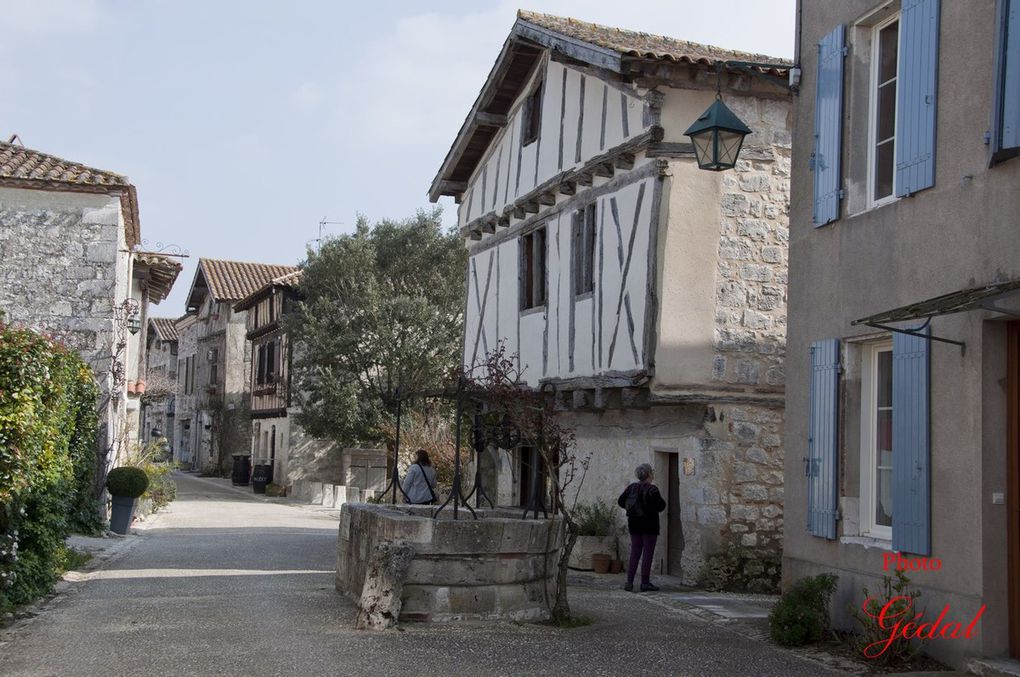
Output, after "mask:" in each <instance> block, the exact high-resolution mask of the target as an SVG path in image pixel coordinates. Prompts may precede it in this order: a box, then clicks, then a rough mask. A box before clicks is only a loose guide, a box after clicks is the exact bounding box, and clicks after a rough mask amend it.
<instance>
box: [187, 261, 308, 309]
mask: <svg viewBox="0 0 1020 677" xmlns="http://www.w3.org/2000/svg"><path fill="white" fill-rule="evenodd" d="M198 267H199V270H201V271H202V274H203V275H204V276H205V281H206V284H207V285H209V293H210V294H212V297H213V298H214V299H216V300H217V301H238V300H240V299H243V298H245V297H246V296H248V295H249V294H251V293H252V292H255V291H258V290H259V289H261V288H262V287H264V286H265V285H266V284H268V283H269V282H271V281H273V280H274V279H276V278H279V277H283V276H286V275H289V274H290V273H295V272H297V271H298V267H297V266H278V265H273V264H271V263H248V262H245V261H223V260H220V259H199V260H198Z"/></svg>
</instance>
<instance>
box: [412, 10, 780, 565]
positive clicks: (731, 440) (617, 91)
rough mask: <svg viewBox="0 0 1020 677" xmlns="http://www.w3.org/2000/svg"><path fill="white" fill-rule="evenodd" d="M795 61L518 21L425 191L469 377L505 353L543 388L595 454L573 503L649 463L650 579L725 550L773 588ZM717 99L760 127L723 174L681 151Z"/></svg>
mask: <svg viewBox="0 0 1020 677" xmlns="http://www.w3.org/2000/svg"><path fill="white" fill-rule="evenodd" d="M723 62H726V64H725V65H724V64H723ZM787 66H788V64H783V63H781V62H779V60H776V59H769V58H767V57H762V56H760V55H750V54H744V53H739V52H730V51H727V50H721V49H719V48H715V47H708V46H704V45H696V44H692V43H687V42H682V41H677V40H672V39H670V38H663V37H658V36H649V35H646V34H639V33H632V32H629V31H625V30H620V29H615V28H608V27H604V26H598V25H595V24H589V23H585V22H581V21H577V20H574V19H565V18H560V17H553V16H549V15H542V14H532V13H526V12H521V13H519V15H518V19H517V22H516V23H515V25H514V27H513V30H512V31H511V34H510V37H509V38H508V39H507V41H506V43H505V44H504V47H503V50H502V52H501V53H500V56H499V58H498V59H497V61H496V64H495V66H494V67H493V70H492V73H491V74H490V76H489V79H488V81H487V82H486V83H485V85H484V87H483V88H482V91H481V93H480V94H479V96H478V99H477V101H476V102H475V104H474V106H473V108H472V110H471V112H470V113H469V115H468V118H467V120H466V121H465V123H464V126H463V127H462V129H461V131H460V133H459V134H458V136H457V139H456V140H455V142H454V144H453V147H452V148H451V150H450V152H449V154H448V155H447V157H446V160H445V161H444V163H443V166H442V168H441V169H440V171H439V174H438V175H437V177H436V179H435V181H434V183H433V185H432V189H431V197H432V199H433V200H435V199H438V198H439V196H441V195H452V196H453V197H454V198H455V199H456V200H457V202H458V203H459V205H460V207H459V212H458V219H459V224H460V227H461V232H462V234H463V235H464V237H465V242H466V245H467V247H468V249H469V251H470V259H469V266H468V271H467V285H468V291H467V306H466V313H465V323H466V329H465V342H464V356H463V359H464V363H465V365H467V366H469V367H470V366H472V365H475V364H478V363H480V362H481V361H482V360H483V359H484V357H485V355H486V354H487V353H488V352H489V351H491V350H492V349H493V348H494V347H495V346H496V345H497V344H498V343H502V344H503V345H505V346H506V348H507V350H508V352H509V353H512V354H516V355H518V359H519V362H520V366H521V368H522V369H523V377H524V378H525V379H526V380H527V382H528V384H529V385H531V386H532V387H536V388H543V389H546V390H547V391H549V392H553V393H555V395H554V396H555V397H556V398H557V407H558V409H559V410H560V411H561V413H560V416H561V417H562V420H563V422H565V423H566V424H567V425H569V426H570V427H572V428H573V429H574V431H575V434H576V439H577V452H578V454H579V455H581V456H587V455H590V457H591V464H590V467H589V469H588V471H587V475H586V478H585V480H584V483H583V486H582V487H581V496H580V500H581V501H583V502H590V501H593V500H595V499H602V500H605V501H607V502H609V503H611V504H612V503H613V502H614V501H615V499H616V497H617V495H618V494H619V493H620V491H621V490H622V489H623V488H624V487H625V486H626V485H627V483H628V482H630V481H631V480H632V477H633V471H634V468H635V466H637V465H638V464H639V463H642V462H649V463H652V464H653V466H654V468H655V470H656V477H657V483H658V484H659V486H660V487H661V488H662V489H663V493H664V495H665V496H666V497H667V501H668V503H669V506H670V508H669V510H668V511H667V513H666V514H665V515H664V517H663V526H662V536H661V541H660V547H659V548H658V550H657V557H658V558H659V561H658V566H657V567H656V569H657V570H660V571H662V572H668V573H671V574H676V575H680V576H682V577H683V578H684V580H685V581H687V582H694V581H697V580H698V579H699V578H701V576H702V575H703V571H704V567H705V565H706V562H708V560H709V559H710V558H711V557H713V556H725V554H726V553H731V554H732V553H736V555H734V556H737V557H740V558H741V562H742V564H741V566H742V567H744V568H743V569H742V571H741V574H740V575H743V576H746V577H748V578H749V579H751V580H755V581H760V579H763V578H768V576H772V577H773V578H776V577H777V571H778V559H779V552H780V548H781V532H782V524H783V487H782V468H783V443H782V436H781V427H782V422H783V387H784V373H783V357H784V350H785V335H786V324H785V312H786V242H787V210H788V185H789V158H790V143H791V118H790V110H791V101H790V92H789V88H788V86H787ZM717 88H718V91H719V92H720V94H721V96H722V97H723V98H724V99H725V101H726V104H727V105H728V106H730V107H731V108H732V109H733V110H734V111H735V112H736V113H737V114H738V115H739V116H740V117H741V118H742V119H743V120H744V121H745V122H746V123H747V124H748V125H749V126H750V127H751V128H752V129H753V130H754V133H753V134H752V135H751V136H750V137H748V139H747V142H746V145H745V147H744V150H743V152H742V154H741V158H742V159H741V161H740V162H739V164H738V166H737V169H736V172H732V173H729V174H720V173H713V172H706V171H702V170H699V169H698V167H697V164H696V162H695V159H694V153H693V147H692V146H691V145H690V144H689V143H688V139H687V138H686V137H685V136H684V130H685V129H686V128H687V127H688V126H689V125H690V124H691V123H692V122H694V121H695V120H696V119H697V118H698V117H699V116H700V115H701V113H702V112H703V111H704V110H705V109H706V108H708V106H709V105H710V104H711V103H712V102H713V101H714V99H715V97H716V93H717ZM529 454H530V451H529V450H528V449H527V448H522V449H518V450H517V451H516V452H514V453H513V454H511V455H500V457H499V459H498V460H497V461H496V462H497V464H498V465H499V466H500V471H499V476H500V478H501V479H500V491H499V493H500V501H501V502H503V503H508V502H512V503H522V502H526V500H527V496H526V494H527V486H526V483H525V482H522V481H521V478H522V477H527V471H526V469H527V467H529V466H530V464H531V463H532V460H531V458H530V456H529ZM624 545H626V544H624ZM745 565H746V566H745Z"/></svg>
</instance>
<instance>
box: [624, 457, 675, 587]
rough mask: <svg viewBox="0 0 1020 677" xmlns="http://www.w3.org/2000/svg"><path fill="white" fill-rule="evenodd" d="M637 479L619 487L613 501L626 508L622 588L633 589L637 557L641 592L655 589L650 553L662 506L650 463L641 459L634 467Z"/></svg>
mask: <svg viewBox="0 0 1020 677" xmlns="http://www.w3.org/2000/svg"><path fill="white" fill-rule="evenodd" d="M634 476H635V477H637V480H638V481H637V482H632V483H631V484H630V486H628V487H627V488H626V489H624V490H623V493H622V494H620V498H619V499H618V500H617V501H616V502H617V503H618V504H619V506H620V507H621V508H623V509H624V510H626V511H627V530H628V531H629V532H630V563H629V564H628V566H627V583H626V585H624V586H623V589H624V590H633V589H634V575H635V574H636V573H637V568H638V561H639V560H640V562H641V592H648V591H649V590H653V591H654V590H658V589H659V588H658V586H655V585H652V581H651V575H652V555H653V554H654V553H655V542H656V541H657V540H658V539H659V513H660V512H662V511H663V510H665V509H666V501H665V500H663V498H662V494H660V493H659V488H658V487H657V486H655V485H654V484H652V480H653V479H655V476H654V474H653V473H652V466H650V465H648V464H647V463H642V464H641V465H639V466H638V467H637V469H636V470H635V471H634Z"/></svg>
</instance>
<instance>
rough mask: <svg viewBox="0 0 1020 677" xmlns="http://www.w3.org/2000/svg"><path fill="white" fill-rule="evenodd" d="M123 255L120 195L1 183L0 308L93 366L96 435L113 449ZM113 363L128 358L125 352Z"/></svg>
mask: <svg viewBox="0 0 1020 677" xmlns="http://www.w3.org/2000/svg"><path fill="white" fill-rule="evenodd" d="M128 256H129V255H128V252H127V246H126V240H125V235H124V224H123V221H122V218H121V204H120V198H119V197H117V196H111V195H100V194H86V193H72V192H59V191H43V190H21V189H14V188H0V261H3V265H2V266H0V310H2V311H3V312H4V313H5V314H6V316H7V320H8V321H9V322H14V323H19V324H24V325H26V326H29V327H32V328H35V329H38V330H41V331H43V332H46V333H48V334H51V335H53V336H54V337H55V338H57V339H58V340H60V341H62V342H63V343H64V344H66V345H67V346H69V347H70V348H72V349H74V350H76V351H77V352H78V353H79V354H80V355H81V356H82V358H83V359H84V360H85V361H86V362H87V363H88V364H89V365H90V366H91V367H92V368H93V370H94V371H95V372H96V376H97V379H98V381H99V385H100V389H101V399H102V401H103V402H106V403H107V404H106V406H105V408H104V412H103V413H102V414H101V416H100V426H101V429H100V438H101V440H103V443H104V444H105V447H106V448H107V449H109V450H111V451H112V450H113V449H114V447H115V445H116V444H117V441H118V440H122V434H123V429H124V425H125V416H126V412H125V409H124V405H125V401H126V391H124V386H123V384H121V385H120V388H119V389H118V390H117V391H116V392H113V391H112V389H113V378H112V375H111V367H112V365H113V358H114V352H115V348H114V346H115V344H116V343H117V341H118V337H117V336H115V333H116V331H117V326H116V323H115V322H114V311H115V309H116V308H117V306H119V305H120V303H121V302H122V301H123V300H124V299H126V298H127V295H128V280H129V275H130V270H129V267H130V263H129V258H128ZM122 338H126V337H122ZM124 352H126V351H124ZM118 361H119V362H120V363H121V365H125V364H130V359H129V356H128V355H126V354H124V353H122V354H121V355H119V356H118Z"/></svg>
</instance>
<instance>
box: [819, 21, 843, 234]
mask: <svg viewBox="0 0 1020 677" xmlns="http://www.w3.org/2000/svg"><path fill="white" fill-rule="evenodd" d="M845 52H846V50H845V49H844V32H843V24H840V25H839V26H836V28H834V29H833V30H832V32H831V33H829V34H828V35H826V36H825V37H824V38H822V41H821V42H820V43H818V82H817V89H816V90H815V148H814V152H813V153H812V154H811V169H812V171H814V173H815V189H814V217H813V219H814V224H815V226H823V225H825V224H826V223H829V222H830V221H835V220H836V219H838V218H839V198H840V190H839V181H840V176H839V162H840V157H841V156H840V153H841V146H840V144H841V141H842V137H843V57H844V56H845Z"/></svg>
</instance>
